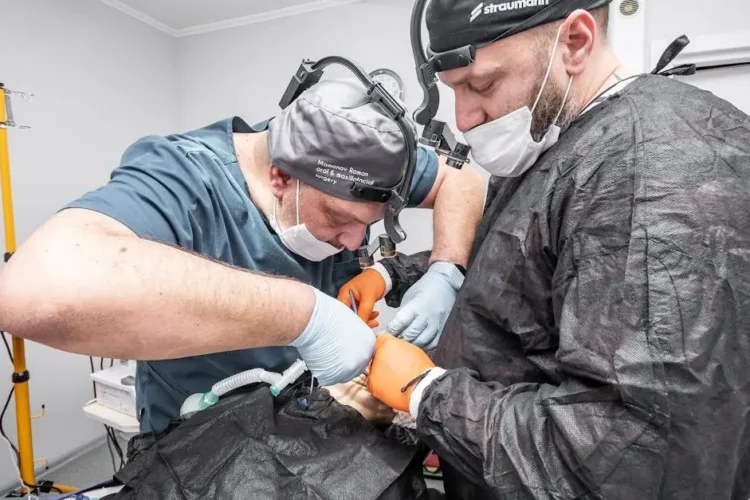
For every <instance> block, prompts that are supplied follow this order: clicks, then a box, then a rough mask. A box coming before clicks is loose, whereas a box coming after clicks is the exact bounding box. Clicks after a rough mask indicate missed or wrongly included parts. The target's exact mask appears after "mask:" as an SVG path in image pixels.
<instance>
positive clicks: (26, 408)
mask: <svg viewBox="0 0 750 500" xmlns="http://www.w3.org/2000/svg"><path fill="white" fill-rule="evenodd" d="M5 103H6V89H5V86H4V85H3V84H2V83H0V123H5V122H7V121H8V112H7V109H6V105H5ZM0 190H1V191H2V202H3V224H4V228H5V256H4V259H5V262H8V260H9V259H10V258H11V256H12V255H13V253H14V252H15V251H16V228H15V222H14V219H13V194H12V192H11V184H10V153H9V149H8V129H7V128H6V127H3V126H0ZM11 339H12V343H13V385H14V387H15V395H16V397H15V400H16V429H17V432H18V462H19V464H18V468H19V470H20V472H21V479H23V482H24V483H25V484H26V486H32V487H34V488H35V487H36V484H37V483H36V477H35V471H34V446H33V444H32V440H31V402H30V399H29V371H28V370H27V369H26V348H25V346H24V341H23V339H21V338H18V337H14V336H13V335H12V334H11ZM53 487H54V488H56V489H57V490H59V491H60V492H62V493H71V492H74V491H76V488H74V487H72V486H66V485H61V484H55V485H54V486H53Z"/></svg>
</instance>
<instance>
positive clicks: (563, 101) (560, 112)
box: [552, 75, 573, 125]
mask: <svg viewBox="0 0 750 500" xmlns="http://www.w3.org/2000/svg"><path fill="white" fill-rule="evenodd" d="M572 86H573V75H570V79H569V80H568V88H567V89H565V97H563V100H562V104H561V105H560V110H559V111H558V112H557V115H556V116H555V121H553V122H552V124H553V125H556V124H557V120H559V119H560V115H562V112H563V109H565V103H566V102H568V96H569V95H570V87H572Z"/></svg>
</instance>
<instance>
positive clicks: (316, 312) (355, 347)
mask: <svg viewBox="0 0 750 500" xmlns="http://www.w3.org/2000/svg"><path fill="white" fill-rule="evenodd" d="M313 290H315V307H314V308H313V312H312V315H311V316H310V321H309V322H308V323H307V326H306V327H305V329H304V330H302V333H300V334H299V337H297V338H296V339H295V340H294V341H293V342H292V343H291V344H289V345H291V346H292V347H296V348H297V350H298V351H299V354H300V356H301V357H302V359H303V360H304V361H305V364H307V368H308V370H310V372H311V373H312V374H313V376H314V377H315V378H317V379H318V382H320V384H321V385H333V384H341V383H344V382H349V381H351V380H352V379H354V378H356V377H357V376H359V375H360V374H361V373H362V372H363V371H365V368H367V364H368V363H369V362H370V359H371V358H372V353H373V352H374V351H375V334H374V333H373V331H372V330H371V329H370V327H369V326H367V323H365V322H364V321H362V320H361V319H360V318H359V316H357V315H356V314H355V313H354V312H353V311H352V310H351V309H349V308H348V307H346V306H345V305H344V304H342V303H341V302H339V301H338V300H336V299H334V298H333V297H329V296H328V295H326V294H324V293H323V292H321V291H319V290H317V289H314V288H313Z"/></svg>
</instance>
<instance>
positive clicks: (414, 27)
mask: <svg viewBox="0 0 750 500" xmlns="http://www.w3.org/2000/svg"><path fill="white" fill-rule="evenodd" d="M426 4H427V0H417V1H416V2H415V4H414V9H413V10H412V15H411V47H412V52H413V53H414V62H415V63H416V69H417V80H418V81H419V85H420V86H421V87H422V91H423V92H424V97H423V99H422V104H420V106H419V107H418V108H417V109H416V111H414V115H413V118H414V121H415V122H417V123H418V124H420V125H424V128H423V130H422V136H421V137H420V139H419V142H421V143H422V144H424V145H426V146H428V147H431V148H433V149H434V150H435V151H436V152H437V153H438V154H440V155H443V156H445V157H447V160H446V163H447V164H448V165H449V166H451V167H454V168H459V169H460V168H461V167H462V166H463V165H464V163H467V162H469V151H470V149H471V148H470V147H469V146H468V145H467V144H463V143H461V142H458V141H457V140H456V137H455V136H454V135H453V132H451V130H450V128H449V127H448V125H447V124H446V123H445V122H442V121H439V120H435V119H434V118H435V115H436V114H437V110H438V108H439V107H440V92H439V90H438V87H437V82H438V79H437V75H436V71H442V70H447V69H451V67H459V66H462V65H466V64H468V63H469V62H471V61H472V60H473V59H474V52H473V48H470V49H468V51H467V50H458V51H454V52H452V53H450V54H447V55H448V56H449V57H447V58H446V57H445V55H444V56H443V57H442V58H441V59H440V60H438V61H435V60H431V59H428V58H427V55H426V53H425V49H424V47H423V45H422V17H423V16H424V10H425V6H426ZM441 63H446V64H445V67H442V66H441ZM449 66H450V67H449Z"/></svg>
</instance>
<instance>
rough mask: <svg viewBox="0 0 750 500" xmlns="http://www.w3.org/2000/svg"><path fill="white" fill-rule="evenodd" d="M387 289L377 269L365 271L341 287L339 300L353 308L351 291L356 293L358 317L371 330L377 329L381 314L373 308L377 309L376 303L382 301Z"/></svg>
mask: <svg viewBox="0 0 750 500" xmlns="http://www.w3.org/2000/svg"><path fill="white" fill-rule="evenodd" d="M385 288H386V283H385V279H384V278H383V276H382V275H381V274H380V272H378V271H376V270H375V269H365V270H364V271H362V272H361V273H359V274H358V275H357V276H355V277H354V278H352V279H350V280H349V281H347V282H346V284H345V285H344V286H342V287H341V289H340V290H339V296H338V299H339V300H340V301H341V302H343V303H344V304H346V305H347V306H348V307H349V308H351V307H352V301H351V299H350V298H349V290H351V291H352V292H354V300H355V301H356V302H357V315H358V316H359V317H360V318H362V320H363V321H364V322H365V323H367V325H368V326H369V327H370V328H375V327H376V326H378V322H377V321H375V318H377V317H378V315H379V314H380V313H379V312H377V311H373V308H374V307H375V302H377V301H379V300H380V299H382V298H383V296H384V295H385V293H386V291H385Z"/></svg>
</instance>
